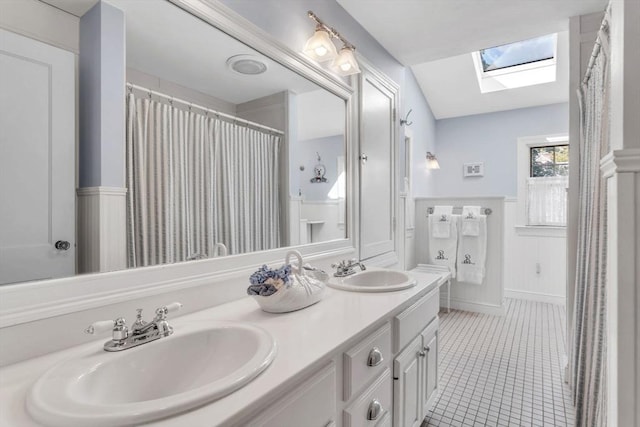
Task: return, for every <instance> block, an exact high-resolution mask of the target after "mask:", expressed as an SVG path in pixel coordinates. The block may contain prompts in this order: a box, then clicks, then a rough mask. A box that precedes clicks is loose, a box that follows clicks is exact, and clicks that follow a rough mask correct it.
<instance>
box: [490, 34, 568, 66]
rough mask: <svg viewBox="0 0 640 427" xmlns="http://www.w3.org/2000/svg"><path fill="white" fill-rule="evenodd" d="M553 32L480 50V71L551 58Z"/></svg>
mask: <svg viewBox="0 0 640 427" xmlns="http://www.w3.org/2000/svg"><path fill="white" fill-rule="evenodd" d="M555 51H556V39H555V34H549V35H546V36H541V37H536V38H533V39H529V40H524V41H520V42H515V43H510V44H505V45H502V46H496V47H490V48H488V49H481V50H480V59H481V60H482V71H484V72H487V71H493V70H501V69H504V68H509V67H515V66H518V65H524V64H532V63H534V62H539V61H545V60H548V59H553V58H554V57H555Z"/></svg>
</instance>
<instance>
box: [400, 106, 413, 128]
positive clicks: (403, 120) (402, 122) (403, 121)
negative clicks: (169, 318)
mask: <svg viewBox="0 0 640 427" xmlns="http://www.w3.org/2000/svg"><path fill="white" fill-rule="evenodd" d="M412 111H413V109H409V112H408V113H407V115H406V117H405V118H404V119H400V126H404V125H407V126H411V125H412V124H413V122H410V121H409V114H411V112H412Z"/></svg>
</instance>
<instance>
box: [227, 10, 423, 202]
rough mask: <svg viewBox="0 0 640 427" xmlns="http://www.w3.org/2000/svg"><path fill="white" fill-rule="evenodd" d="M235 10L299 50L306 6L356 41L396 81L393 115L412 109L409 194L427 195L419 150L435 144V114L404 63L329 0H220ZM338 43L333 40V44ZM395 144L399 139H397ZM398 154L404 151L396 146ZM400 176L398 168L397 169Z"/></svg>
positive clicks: (307, 32)
mask: <svg viewBox="0 0 640 427" xmlns="http://www.w3.org/2000/svg"><path fill="white" fill-rule="evenodd" d="M221 1H222V3H224V4H226V5H227V6H228V7H230V8H231V9H233V10H235V11H236V12H237V13H238V14H240V15H242V16H243V17H244V18H246V19H248V20H249V21H251V22H252V23H254V24H255V25H257V26H258V27H261V28H262V29H263V30H265V31H267V32H268V33H270V34H271V35H272V36H274V37H275V38H276V39H278V40H279V41H280V42H282V43H283V44H285V45H286V46H288V47H289V48H291V49H293V50H295V51H297V52H299V51H301V50H302V47H303V46H304V43H305V42H306V41H307V39H308V38H309V37H311V35H312V34H313V30H314V23H313V21H311V20H310V19H309V18H308V17H307V11H309V10H312V11H313V12H314V13H316V15H318V16H319V17H320V19H322V20H323V21H325V22H326V23H327V25H329V26H331V27H334V28H336V29H337V30H338V31H339V32H340V33H341V34H342V35H343V36H344V37H346V38H347V40H349V41H350V42H351V43H353V44H354V45H355V46H356V49H357V52H358V53H359V54H361V55H363V56H364V57H365V58H367V60H368V61H369V62H371V63H372V64H373V65H374V66H375V67H377V68H378V69H380V70H381V71H382V72H384V73H385V74H387V75H388V76H389V77H390V78H391V79H392V80H393V81H395V82H396V83H397V84H399V85H400V96H401V98H400V102H401V105H400V108H399V111H398V120H400V117H403V116H404V115H405V114H406V112H407V111H409V109H413V112H412V113H411V120H413V122H414V124H413V125H412V126H411V130H412V132H413V141H414V142H413V152H414V157H413V159H414V167H413V171H414V191H413V193H414V194H418V195H422V196H428V195H432V194H433V191H434V180H433V175H432V174H430V173H429V172H427V171H426V169H425V168H424V166H425V160H424V156H425V154H426V152H427V151H433V147H434V146H435V119H434V117H433V113H432V112H431V109H430V108H429V104H428V103H427V100H426V99H425V97H424V95H423V94H422V91H421V90H420V87H419V86H418V83H417V81H416V79H415V77H414V76H413V73H412V72H411V70H410V69H409V68H406V67H404V66H403V65H402V64H400V63H399V62H398V61H397V60H396V59H395V58H394V57H393V56H391V55H390V54H389V52H387V51H386V50H385V49H384V48H383V47H382V45H381V44H380V43H378V41H377V40H376V39H374V38H373V37H372V36H371V35H370V34H369V33H368V32H367V31H366V30H365V29H364V28H363V27H362V26H361V25H360V24H359V23H358V22H357V21H356V20H355V19H354V18H353V17H352V16H351V15H349V14H348V13H347V12H346V11H345V10H344V9H343V8H342V6H340V5H339V4H338V3H337V2H336V1H335V0H260V1H255V0H221ZM339 47H340V46H338V48H339ZM400 145H401V147H402V145H403V144H400ZM400 155H401V158H402V156H404V151H403V150H401V152H400ZM398 176H399V177H403V176H404V170H403V169H402V170H399V171H398Z"/></svg>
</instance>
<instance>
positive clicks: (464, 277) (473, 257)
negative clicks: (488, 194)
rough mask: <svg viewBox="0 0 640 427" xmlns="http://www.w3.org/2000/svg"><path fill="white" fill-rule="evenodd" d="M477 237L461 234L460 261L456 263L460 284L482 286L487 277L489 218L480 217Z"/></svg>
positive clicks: (459, 243)
mask: <svg viewBox="0 0 640 427" xmlns="http://www.w3.org/2000/svg"><path fill="white" fill-rule="evenodd" d="M478 228H479V233H478V235H477V236H465V235H463V234H462V233H460V238H459V239H458V256H457V258H458V261H457V263H456V269H457V270H458V272H457V277H456V279H457V280H458V282H465V283H472V284H474V285H481V284H482V281H483V280H484V275H485V263H486V260H487V216H486V215H480V216H479V217H478Z"/></svg>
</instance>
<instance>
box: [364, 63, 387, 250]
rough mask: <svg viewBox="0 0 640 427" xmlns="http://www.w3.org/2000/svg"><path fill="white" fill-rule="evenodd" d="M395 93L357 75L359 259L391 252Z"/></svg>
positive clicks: (369, 77) (368, 76)
mask: <svg viewBox="0 0 640 427" xmlns="http://www.w3.org/2000/svg"><path fill="white" fill-rule="evenodd" d="M395 95H396V94H395V93H394V91H393V90H392V89H391V88H389V87H388V86H387V85H385V84H384V82H383V81H381V79H379V78H378V77H377V76H374V75H373V74H371V73H369V72H367V71H363V73H362V76H361V95H360V96H361V102H362V105H361V118H360V120H361V124H360V126H361V129H360V135H361V137H360V258H362V259H367V258H371V257H374V256H376V255H381V254H384V253H387V252H390V251H393V250H394V249H395V244H394V236H395V230H394V228H395V214H394V212H395V204H394V197H395V191H394V185H395V184H394V170H395V168H394V162H395V156H394V149H395V137H396V136H395V123H394V122H395Z"/></svg>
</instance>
